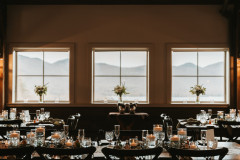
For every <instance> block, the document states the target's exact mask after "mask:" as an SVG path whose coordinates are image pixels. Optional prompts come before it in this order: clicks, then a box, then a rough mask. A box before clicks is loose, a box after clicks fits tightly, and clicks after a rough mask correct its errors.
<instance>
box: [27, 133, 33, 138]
mask: <svg viewBox="0 0 240 160" xmlns="http://www.w3.org/2000/svg"><path fill="white" fill-rule="evenodd" d="M34 136H35V134H34V133H33V132H30V133H28V134H27V138H31V137H34Z"/></svg>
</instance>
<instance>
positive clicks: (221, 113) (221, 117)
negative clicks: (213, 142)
mask: <svg viewBox="0 0 240 160" xmlns="http://www.w3.org/2000/svg"><path fill="white" fill-rule="evenodd" d="M223 115H224V111H217V118H218V119H219V120H223Z"/></svg>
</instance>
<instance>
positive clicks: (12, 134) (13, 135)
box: [10, 131, 19, 138]
mask: <svg viewBox="0 0 240 160" xmlns="http://www.w3.org/2000/svg"><path fill="white" fill-rule="evenodd" d="M10 137H11V138H13V137H19V134H18V133H16V132H15V131H14V132H13V133H11V134H10Z"/></svg>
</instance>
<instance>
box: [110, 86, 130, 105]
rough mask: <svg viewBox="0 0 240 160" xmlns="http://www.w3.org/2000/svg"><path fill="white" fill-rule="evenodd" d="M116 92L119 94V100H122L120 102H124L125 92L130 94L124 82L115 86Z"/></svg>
mask: <svg viewBox="0 0 240 160" xmlns="http://www.w3.org/2000/svg"><path fill="white" fill-rule="evenodd" d="M113 91H114V93H115V94H117V95H118V96H119V100H120V102H122V95H123V94H129V93H128V92H127V88H126V87H125V85H124V84H122V85H117V86H116V87H114V90H113Z"/></svg>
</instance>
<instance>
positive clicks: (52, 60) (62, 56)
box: [18, 52, 69, 63]
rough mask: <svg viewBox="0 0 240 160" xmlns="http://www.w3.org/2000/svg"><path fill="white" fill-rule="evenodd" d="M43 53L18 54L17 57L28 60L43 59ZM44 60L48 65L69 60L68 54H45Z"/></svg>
mask: <svg viewBox="0 0 240 160" xmlns="http://www.w3.org/2000/svg"><path fill="white" fill-rule="evenodd" d="M42 53H43V52H18V55H22V56H25V57H29V58H38V59H41V60H42V59H43V54H42ZM44 56H45V57H44V60H45V61H46V62H48V63H55V62H57V61H60V60H64V59H69V52H45V54H44Z"/></svg>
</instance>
